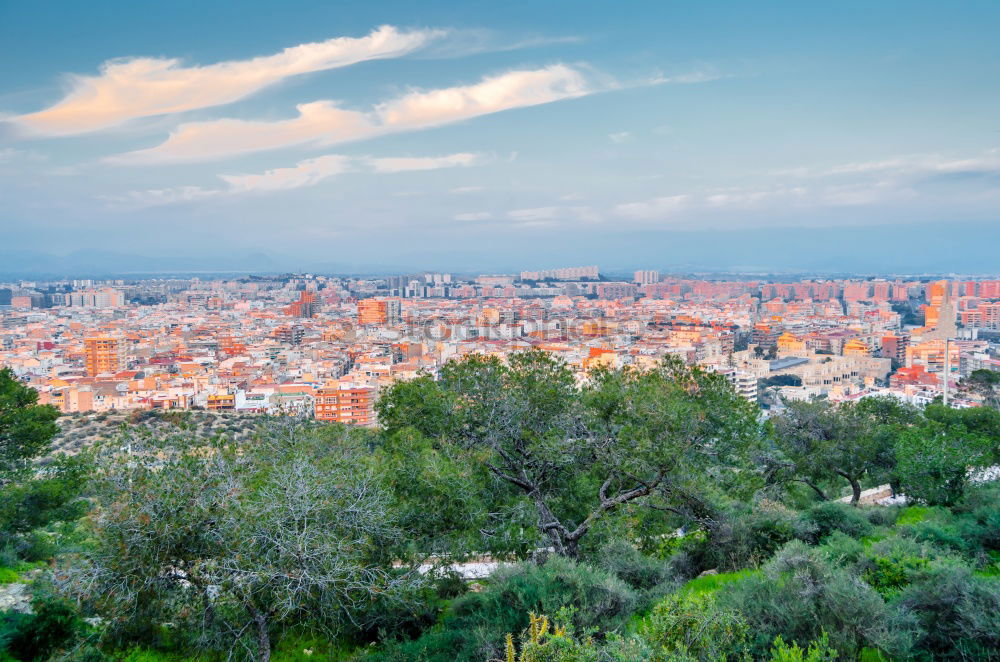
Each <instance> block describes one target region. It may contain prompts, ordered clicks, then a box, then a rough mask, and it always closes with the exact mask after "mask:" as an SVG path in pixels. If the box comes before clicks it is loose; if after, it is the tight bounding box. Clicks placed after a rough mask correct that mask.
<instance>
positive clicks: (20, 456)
mask: <svg viewBox="0 0 1000 662" xmlns="http://www.w3.org/2000/svg"><path fill="white" fill-rule="evenodd" d="M37 402H38V393H37V392H36V391H35V390H34V389H31V388H28V387H27V386H25V385H23V384H21V382H19V381H18V380H17V379H16V378H15V376H14V373H13V372H11V371H10V369H7V368H4V369H2V370H0V548H3V549H4V552H3V553H4V554H5V555H6V556H8V557H14V558H21V559H27V560H29V561H36V560H41V559H45V558H48V556H50V552H51V549H50V548H49V546H47V545H46V544H45V542H44V539H43V537H42V536H41V534H39V533H35V532H37V531H39V530H40V529H42V528H43V527H46V526H48V525H50V524H52V523H54V522H61V521H72V520H75V519H77V518H78V517H80V515H82V514H83V510H84V505H85V504H84V503H83V502H82V501H81V500H80V499H79V496H80V491H81V489H82V487H83V483H84V481H85V478H86V473H87V471H88V470H89V463H88V461H87V459H86V457H85V456H77V457H66V456H63V455H59V456H55V457H48V458H46V461H45V462H44V463H40V462H39V460H40V459H41V458H43V457H44V456H46V455H47V454H48V453H49V451H50V449H51V446H52V438H53V437H54V436H55V434H56V433H57V432H58V431H59V427H58V426H57V425H56V423H55V421H56V419H57V418H58V417H59V412H58V410H56V409H55V408H54V407H51V406H48V405H39V404H37Z"/></svg>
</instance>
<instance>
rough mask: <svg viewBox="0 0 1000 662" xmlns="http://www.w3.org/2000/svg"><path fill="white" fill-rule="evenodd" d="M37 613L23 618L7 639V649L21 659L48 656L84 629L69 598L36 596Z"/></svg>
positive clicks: (35, 609) (25, 661)
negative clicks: (68, 600) (66, 599)
mask: <svg viewBox="0 0 1000 662" xmlns="http://www.w3.org/2000/svg"><path fill="white" fill-rule="evenodd" d="M31 608H32V609H33V610H34V612H35V613H34V615H33V616H29V617H28V618H25V619H22V620H20V621H19V623H18V624H17V626H16V628H15V629H14V631H13V632H12V633H11V635H10V638H9V639H8V641H7V651H8V652H9V653H10V654H11V655H13V656H14V657H15V658H17V659H18V660H22V661H23V662H31V661H32V660H45V659H48V657H49V655H50V654H52V653H53V652H54V651H55V650H56V649H58V648H61V647H63V646H65V645H66V644H67V643H69V642H70V641H72V640H73V639H74V638H75V637H76V636H77V635H78V633H79V632H80V631H81V629H82V626H83V624H82V621H81V620H80V618H79V616H78V615H77V613H76V610H75V609H73V607H72V606H71V605H70V604H69V603H68V602H66V601H65V600H61V599H57V598H36V599H35V600H33V601H32V603H31Z"/></svg>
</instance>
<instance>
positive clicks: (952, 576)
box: [896, 563, 1000, 660]
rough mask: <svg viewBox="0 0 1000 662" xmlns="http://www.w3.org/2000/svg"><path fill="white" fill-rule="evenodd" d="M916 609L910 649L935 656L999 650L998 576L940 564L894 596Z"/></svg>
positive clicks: (976, 655)
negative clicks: (914, 636)
mask: <svg viewBox="0 0 1000 662" xmlns="http://www.w3.org/2000/svg"><path fill="white" fill-rule="evenodd" d="M896 602H897V604H898V607H899V609H900V610H903V611H906V612H909V613H912V614H914V615H916V617H917V619H918V621H919V626H920V630H919V635H918V637H917V641H916V649H917V650H919V651H920V652H921V653H922V654H923V655H927V656H929V657H930V658H931V659H936V660H993V659H997V656H998V651H1000V582H998V581H997V580H995V579H991V578H985V577H976V576H975V575H973V574H972V572H971V570H970V569H969V568H967V567H964V566H962V565H959V564H955V563H951V564H940V565H938V566H937V567H935V568H933V569H932V570H931V571H930V572H928V573H926V574H925V575H924V576H923V577H922V578H921V580H920V581H917V582H914V583H913V584H911V585H910V586H908V587H907V588H906V589H905V590H904V591H903V593H902V595H901V596H900V597H899V599H898V600H897V601H896Z"/></svg>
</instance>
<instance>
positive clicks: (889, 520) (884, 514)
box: [861, 506, 900, 526]
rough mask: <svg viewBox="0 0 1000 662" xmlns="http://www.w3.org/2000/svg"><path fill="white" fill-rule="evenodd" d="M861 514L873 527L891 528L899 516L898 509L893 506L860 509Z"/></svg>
mask: <svg viewBox="0 0 1000 662" xmlns="http://www.w3.org/2000/svg"><path fill="white" fill-rule="evenodd" d="M861 512H863V513H864V514H865V516H866V517H867V518H868V521H869V522H871V523H872V524H873V525H875V526H893V525H894V524H896V521H897V520H898V519H899V515H900V509H899V508H896V507H894V506H888V507H886V506H872V507H870V508H863V509H861Z"/></svg>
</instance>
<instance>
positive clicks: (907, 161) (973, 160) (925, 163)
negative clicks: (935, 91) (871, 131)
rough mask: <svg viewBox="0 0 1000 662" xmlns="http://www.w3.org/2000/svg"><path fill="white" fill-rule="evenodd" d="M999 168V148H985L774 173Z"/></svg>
mask: <svg viewBox="0 0 1000 662" xmlns="http://www.w3.org/2000/svg"><path fill="white" fill-rule="evenodd" d="M996 171H1000V149H997V148H994V149H989V150H986V151H985V152H982V153H981V154H978V155H976V156H971V157H967V158H955V157H949V156H943V155H941V154H909V155H905V156H895V157H892V158H888V159H881V160H878V161H859V162H854V163H844V164H841V165H837V166H833V167H830V168H825V169H816V168H804V167H799V168H789V169H786V170H780V171H777V172H774V173H772V174H774V175H790V176H798V177H833V176H850V175H879V176H887V175H892V176H919V175H931V174H950V173H962V172H996Z"/></svg>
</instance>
